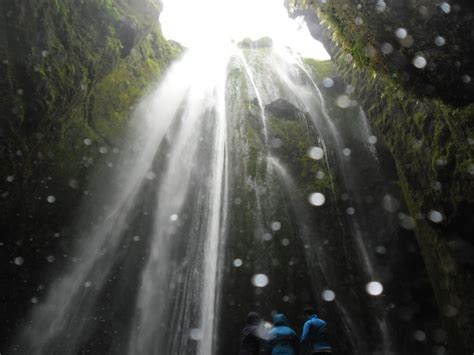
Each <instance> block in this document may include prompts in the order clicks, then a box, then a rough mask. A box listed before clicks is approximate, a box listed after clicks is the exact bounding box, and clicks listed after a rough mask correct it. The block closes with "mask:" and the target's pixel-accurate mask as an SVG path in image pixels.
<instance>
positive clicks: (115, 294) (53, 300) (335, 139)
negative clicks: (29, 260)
mask: <svg viewBox="0 0 474 355" xmlns="http://www.w3.org/2000/svg"><path fill="white" fill-rule="evenodd" d="M197 66H199V67H197ZM322 79H323V78H320V77H317V76H315V73H314V72H312V71H311V69H310V68H308V67H307V66H306V64H305V63H304V61H303V60H302V59H301V58H300V57H299V55H298V54H295V53H294V52H293V51H292V50H290V49H288V48H285V47H283V46H278V45H275V46H273V47H270V46H269V47H265V48H246V49H242V48H240V47H239V46H237V45H236V44H234V43H231V42H227V43H225V44H222V45H214V46H211V47H206V48H204V49H194V48H193V49H190V50H188V51H187V52H186V53H185V54H184V55H183V57H182V58H181V59H180V60H178V61H177V62H176V63H174V64H173V65H172V66H171V67H170V68H169V70H168V72H167V73H166V75H165V76H164V78H163V79H162V80H161V82H160V84H159V86H158V87H157V88H156V89H155V90H154V91H153V92H152V93H151V94H150V95H148V96H147V97H146V98H144V99H143V100H142V101H141V103H140V105H139V107H138V108H137V109H136V110H135V114H134V117H133V118H132V120H131V122H130V125H129V132H127V140H126V142H127V143H126V144H125V145H124V147H125V148H124V149H123V152H122V155H121V160H120V162H119V163H118V164H117V166H118V168H117V171H118V173H117V175H116V176H114V177H113V178H111V180H110V181H111V183H110V186H109V187H108V188H107V189H106V191H104V193H103V195H104V198H103V200H104V201H105V202H101V203H103V204H104V206H106V207H104V209H105V210H106V211H107V213H106V214H104V215H99V216H97V218H95V219H94V222H93V223H91V222H90V220H91V214H90V213H88V212H84V216H83V218H82V219H81V220H80V221H79V222H78V226H79V229H83V230H85V231H83V233H81V235H80V236H79V237H78V240H79V241H78V246H77V250H76V253H75V255H74V260H75V262H74V263H72V264H71V265H70V267H69V268H68V269H67V270H65V271H63V272H62V273H61V275H60V276H59V277H58V278H57V280H56V281H55V282H54V283H53V284H52V285H51V286H50V289H49V293H48V295H47V297H45V299H44V300H43V301H42V302H41V303H40V304H39V305H37V306H36V307H35V308H34V310H33V311H32V313H31V317H30V320H31V321H30V322H28V324H26V325H25V328H24V329H23V331H22V332H21V334H20V335H19V336H18V339H17V341H16V342H15V344H14V346H13V348H14V349H15V350H16V351H18V352H19V353H24V354H75V353H82V352H86V350H87V349H96V352H95V353H116V354H201V355H207V354H223V353H226V354H227V353H235V351H233V350H229V351H228V352H227V350H228V349H227V350H226V351H224V350H223V349H225V347H226V346H227V345H226V344H235V341H233V340H228V339H230V338H238V334H233V335H232V334H229V333H228V332H226V331H224V330H223V328H228V329H231V330H232V331H233V332H235V331H237V332H238V328H239V327H240V324H241V320H242V319H243V318H244V317H245V313H246V312H247V311H250V310H252V308H259V307H261V311H262V312H265V311H268V312H269V311H271V310H273V309H277V308H278V305H276V304H269V302H270V300H275V302H280V301H277V300H281V299H282V297H283V299H284V300H285V301H284V302H286V303H285V304H286V305H287V306H282V307H283V308H285V307H288V312H290V313H291V312H293V311H294V312H297V311H296V310H297V309H300V308H301V307H303V305H304V303H308V302H316V303H320V302H323V301H321V300H320V299H321V293H322V292H323V291H324V290H332V292H334V293H335V295H336V297H337V298H336V300H329V301H333V302H332V307H333V308H331V311H328V314H329V319H330V320H333V323H332V326H333V327H334V328H338V329H339V330H338V335H339V336H340V337H341V338H342V339H344V340H340V341H339V342H340V343H341V344H342V345H340V346H341V347H342V348H343V349H346V351H349V352H351V353H354V354H356V353H357V354H361V353H364V354H366V353H367V354H369V353H374V352H375V353H380V354H390V353H396V351H397V350H396V349H397V348H396V347H397V345H396V340H395V339H394V338H393V337H392V335H391V330H390V329H391V326H390V324H389V323H390V321H389V319H388V318H387V312H386V303H385V302H384V301H381V300H378V299H376V297H373V296H370V295H368V294H367V293H366V292H365V290H364V288H365V285H366V284H367V283H368V282H371V281H380V280H381V278H382V275H380V274H379V273H378V272H377V261H376V260H375V259H374V254H375V253H374V248H375V246H376V245H377V243H379V242H380V240H379V239H378V238H379V236H380V235H381V234H386V235H390V233H393V230H394V229H395V228H396V227H390V226H392V225H393V221H392V219H391V217H387V216H385V215H384V214H383V213H382V212H380V214H379V215H378V217H379V218H380V221H379V222H377V223H372V224H371V223H370V222H369V220H368V219H369V215H368V214H366V213H364V209H365V207H364V206H365V204H364V202H363V200H364V197H365V195H364V194H363V193H362V189H361V184H363V183H364V182H363V181H364V177H361V176H357V174H358V172H357V167H356V166H354V163H353V162H352V161H351V159H349V158H348V157H347V154H344V153H343V150H344V148H346V147H347V144H349V143H347V139H348V136H351V135H352V136H351V137H352V138H351V137H349V140H350V141H351V142H352V143H350V144H358V146H359V147H363V148H364V149H365V150H360V149H359V150H357V149H355V150H354V151H358V152H362V151H364V152H365V153H360V154H365V155H364V156H363V160H364V161H365V163H366V164H367V165H368V166H370V168H371V169H372V171H375V172H377V174H380V171H379V168H378V160H377V157H376V154H375V148H374V146H373V144H368V143H367V140H368V139H369V137H372V132H371V129H370V126H369V124H368V122H367V119H366V118H365V115H364V112H363V110H362V109H361V108H359V107H358V106H357V105H356V104H355V107H353V108H352V109H353V110H354V112H356V114H355V115H354V116H353V117H352V122H351V127H353V128H354V127H355V129H352V130H351V132H349V133H348V130H347V129H345V128H344V123H343V122H341V120H340V119H339V120H338V119H337V118H336V117H335V116H334V112H335V110H331V109H330V108H329V107H332V106H334V103H333V102H327V100H329V99H328V98H327V97H326V96H325V94H324V90H323V89H322V88H321V87H320V82H321V81H322ZM278 100H284V102H285V103H286V105H287V107H291V108H292V109H293V110H294V112H296V114H295V117H288V119H290V121H291V122H293V123H285V124H289V125H293V126H292V127H296V128H297V129H301V132H302V134H303V135H304V137H305V139H306V141H307V142H309V143H310V145H309V146H307V147H305V150H307V149H309V148H311V146H318V147H320V148H321V149H322V150H323V157H322V159H321V160H320V162H318V164H319V163H320V166H321V169H322V170H321V171H324V173H325V174H326V177H327V178H328V179H329V183H328V184H327V187H326V190H325V191H324V194H325V199H326V203H325V204H324V202H323V203H322V206H317V207H315V206H312V205H311V204H310V203H309V202H308V199H307V198H308V193H309V192H321V191H306V190H305V189H304V188H302V185H304V184H307V185H305V186H313V185H311V181H315V180H316V178H315V176H314V175H310V176H309V177H306V178H305V179H306V180H302V178H301V177H300V176H299V175H298V172H295V170H294V169H292V167H291V165H292V162H293V160H294V159H299V157H291V158H288V156H287V154H289V153H288V152H290V151H291V149H293V148H291V147H290V145H285V142H283V144H282V139H283V138H282V137H283V135H284V134H285V131H282V132H279V133H278V132H277V131H278V124H279V123H278V122H279V121H278V119H279V118H278V117H275V112H273V111H272V110H271V104H272V103H275V102H277V101H278ZM353 106H354V105H353ZM290 121H289V122H290ZM285 122H286V121H285ZM288 127H289V126H288ZM279 135H280V136H281V137H280V136H279ZM354 137H356V138H354ZM354 142H357V143H354ZM294 143H295V144H296V143H298V142H294ZM290 148H291V149H290ZM301 158H304V156H302V157H301ZM292 159H293V160H292ZM304 159H307V160H308V159H309V158H308V157H306V158H304ZM314 164H316V162H314ZM354 169H355V170H354ZM311 174H313V173H311ZM321 174H322V173H321ZM313 187H314V186H313ZM341 193H344V194H346V195H347V197H346V199H345V200H349V201H351V202H352V207H351V208H353V209H355V211H356V213H355V214H354V213H351V214H349V215H348V214H347V213H345V212H344V210H343V209H345V208H346V207H347V206H345V207H344V206H343V203H341V201H340V194H341ZM325 208H326V210H325V211H332V212H327V214H326V216H330V218H329V217H327V218H325V219H320V218H323V217H320V216H322V215H320V214H318V213H320V212H319V211H322V210H324V209H325ZM86 209H87V208H86ZM325 213H326V212H325ZM315 216H316V217H315ZM85 225H88V226H90V225H92V226H91V227H88V228H87V229H86V228H85ZM382 226H383V227H382ZM328 228H333V229H332V230H333V233H334V236H332V235H328V233H329V232H328V230H329V229H328ZM284 233H286V235H284V236H283V237H285V238H283V237H282V234H284ZM277 241H278V242H277ZM272 243H273V244H272ZM282 246H283V247H282ZM285 247H288V248H286V249H285ZM290 247H291V248H290ZM282 248H283V249H282ZM247 252H248V253H249V255H247V254H246V253H247ZM292 253H293V254H292ZM246 255H247V256H246ZM279 255H281V257H279ZM237 256H238V257H240V258H241V259H239V260H240V262H238V263H237V264H235V263H234V265H237V266H238V267H240V266H241V265H240V264H241V263H242V260H243V263H244V266H243V267H241V268H240V271H239V268H238V267H235V266H233V262H234V259H235V258H236V257H237ZM287 257H288V260H289V263H290V264H289V265H290V266H287V265H285V264H282V263H281V262H280V263H279V261H281V260H279V259H281V258H287ZM292 265H296V266H294V267H293V266H292ZM295 268H296V269H295ZM293 270H299V271H297V272H296V271H293ZM238 272H242V273H243V274H241V275H244V276H238V275H237V274H236V273H238ZM293 273H294V274H295V275H296V274H297V275H299V276H297V278H296V279H295V280H296V281H294V282H293V281H292V280H293V279H292V278H293V276H292V275H293ZM260 274H262V275H265V276H266V277H267V278H268V285H267V284H266V283H264V284H259V283H258V282H257V283H255V282H254V283H253V284H252V279H254V278H252V277H253V276H254V275H260ZM349 274H350V275H353V277H352V276H351V278H350V280H352V281H347V280H349V279H347V280H346V279H345V278H346V276H347V275H349ZM236 275H237V276H236ZM247 276H248V277H247ZM355 283H359V284H360V289H357V290H356V289H354V288H351V287H352V286H353V285H354V284H355ZM277 285H278V286H277ZM285 287H287V288H288V289H287V290H284V288H285ZM119 291H120V292H119ZM229 292H230V294H233V295H234V296H235V297H234V296H231V297H229V296H228V295H229ZM280 292H281V295H280ZM285 292H286V293H285ZM265 295H267V296H268V298H267V302H265V297H266V296H265ZM239 297H240V300H239V299H234V298H239ZM229 299H231V301H229ZM232 312H234V313H232ZM235 312H237V313H238V312H241V314H238V317H239V318H237V319H235V317H234V316H235V314H237V313H235ZM361 314H363V317H361ZM229 319H230V320H231V322H232V324H231V325H229ZM224 322H226V323H227V324H226V325H225V327H224V325H223V324H224ZM104 329H105V333H104ZM236 329H237V330H236ZM104 334H106V335H104ZM99 338H101V339H102V340H100V341H99V342H96V339H99ZM368 338H371V339H370V340H369V339H368ZM103 339H106V340H103ZM97 349H101V350H100V351H99V352H97ZM93 352H94V350H93Z"/></svg>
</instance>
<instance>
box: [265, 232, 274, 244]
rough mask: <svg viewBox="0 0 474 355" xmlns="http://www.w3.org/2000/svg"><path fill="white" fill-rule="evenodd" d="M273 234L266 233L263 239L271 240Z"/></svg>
mask: <svg viewBox="0 0 474 355" xmlns="http://www.w3.org/2000/svg"><path fill="white" fill-rule="evenodd" d="M272 238H273V237H272V235H271V234H270V233H265V234H264V235H263V240H264V241H266V242H269V241H270V240H272Z"/></svg>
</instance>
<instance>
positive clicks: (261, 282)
mask: <svg viewBox="0 0 474 355" xmlns="http://www.w3.org/2000/svg"><path fill="white" fill-rule="evenodd" d="M268 282H269V280H268V276H267V275H265V274H255V275H254V276H253V277H252V284H253V285H254V286H255V287H265V286H267V285H268Z"/></svg>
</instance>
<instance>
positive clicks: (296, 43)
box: [160, 0, 329, 60]
mask: <svg viewBox="0 0 474 355" xmlns="http://www.w3.org/2000/svg"><path fill="white" fill-rule="evenodd" d="M163 3H164V9H163V12H162V14H161V16H160V22H161V26H162V29H163V34H164V35H165V37H166V38H168V39H173V40H175V41H177V42H180V43H181V44H182V45H184V46H186V47H188V48H192V47H196V46H209V45H217V44H218V43H222V41H229V40H234V41H236V42H237V41H240V40H242V39H243V38H245V37H250V38H252V39H258V38H261V37H264V36H269V37H271V38H272V39H273V41H274V42H275V43H276V44H281V45H285V46H289V47H291V48H292V49H293V50H294V51H296V52H299V53H300V54H301V55H302V56H303V57H311V58H315V59H321V60H323V59H329V55H328V54H327V52H326V50H325V49H324V47H323V45H322V44H321V43H320V42H318V41H316V40H315V39H313V38H312V37H311V35H310V33H309V31H308V28H307V27H306V24H305V23H304V21H303V20H302V18H299V19H296V20H293V19H290V18H289V17H288V13H287V10H286V8H285V7H284V6H283V0H199V1H197V0H163Z"/></svg>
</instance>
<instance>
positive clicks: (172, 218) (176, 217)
mask: <svg viewBox="0 0 474 355" xmlns="http://www.w3.org/2000/svg"><path fill="white" fill-rule="evenodd" d="M177 220H178V215H177V214H176V213H175V214H172V215H171V216H170V221H171V222H175V221H177Z"/></svg>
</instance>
